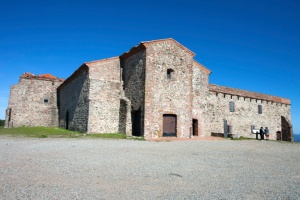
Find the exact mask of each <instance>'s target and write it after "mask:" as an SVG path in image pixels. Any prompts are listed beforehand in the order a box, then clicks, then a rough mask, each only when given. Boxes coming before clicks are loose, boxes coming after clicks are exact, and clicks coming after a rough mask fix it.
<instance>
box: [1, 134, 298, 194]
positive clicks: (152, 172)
mask: <svg viewBox="0 0 300 200" xmlns="http://www.w3.org/2000/svg"><path fill="white" fill-rule="evenodd" d="M0 151H1V152H0V199H300V189H299V188H300V143H287V142H275V141H256V140H251V141H246V140H243V141H232V140H216V141H172V142H149V141H133V140H107V139H58V138H52V139H51V138H43V139H35V138H15V137H6V136H0Z"/></svg>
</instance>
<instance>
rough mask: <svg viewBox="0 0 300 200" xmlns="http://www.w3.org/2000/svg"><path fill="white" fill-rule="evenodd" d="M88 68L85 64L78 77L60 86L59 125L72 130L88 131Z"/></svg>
mask: <svg viewBox="0 0 300 200" xmlns="http://www.w3.org/2000/svg"><path fill="white" fill-rule="evenodd" d="M89 82H90V80H89V79H88V68H87V67H85V66H83V67H82V68H80V71H77V72H76V78H72V80H71V81H68V82H65V83H63V84H62V85H61V86H60V87H59V88H58V91H57V92H58V109H59V126H60V127H63V128H67V129H70V130H75V131H80V132H86V131H88V127H87V126H88V114H89V85H90V84H89Z"/></svg>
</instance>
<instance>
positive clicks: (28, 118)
mask: <svg viewBox="0 0 300 200" xmlns="http://www.w3.org/2000/svg"><path fill="white" fill-rule="evenodd" d="M62 81H63V80H62V79H59V78H56V77H54V76H52V75H40V76H34V75H33V74H30V73H24V74H23V75H22V76H21V77H20V80H19V83H18V84H16V85H13V86H11V89H10V97H9V102H8V108H7V111H6V120H5V121H6V124H5V127H6V128H10V127H19V126H58V115H57V105H56V100H57V96H56V88H57V87H58V86H59V85H60V84H61V83H62Z"/></svg>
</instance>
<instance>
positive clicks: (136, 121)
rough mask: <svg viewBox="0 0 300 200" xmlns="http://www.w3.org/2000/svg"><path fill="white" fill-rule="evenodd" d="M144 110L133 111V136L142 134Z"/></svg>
mask: <svg viewBox="0 0 300 200" xmlns="http://www.w3.org/2000/svg"><path fill="white" fill-rule="evenodd" d="M141 115H142V112H141V110H133V111H131V124H132V135H133V136H142V129H141V127H142V126H141V123H142V120H141V119H142V116H141Z"/></svg>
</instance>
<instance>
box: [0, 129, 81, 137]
mask: <svg viewBox="0 0 300 200" xmlns="http://www.w3.org/2000/svg"><path fill="white" fill-rule="evenodd" d="M0 135H10V136H24V137H36V138H47V137H79V136H80V135H82V134H81V133H79V132H75V131H69V130H66V129H62V128H58V127H18V128H3V127H0Z"/></svg>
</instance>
